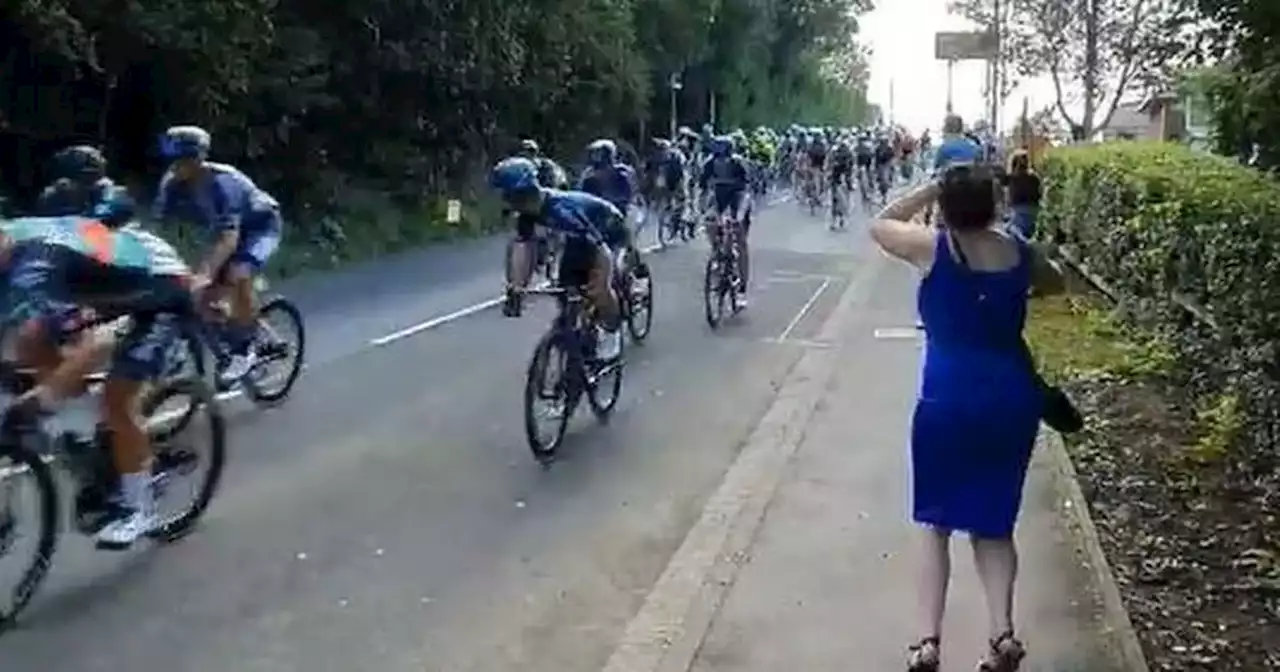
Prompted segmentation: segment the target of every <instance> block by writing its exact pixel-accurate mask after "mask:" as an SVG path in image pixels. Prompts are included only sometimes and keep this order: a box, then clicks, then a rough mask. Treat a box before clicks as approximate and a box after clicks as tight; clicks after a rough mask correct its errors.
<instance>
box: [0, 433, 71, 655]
mask: <svg viewBox="0 0 1280 672" xmlns="http://www.w3.org/2000/svg"><path fill="white" fill-rule="evenodd" d="M29 436H33V437H37V438H38V440H40V441H43V442H46V443H47V442H49V437H47V436H45V435H44V434H42V433H39V432H33V433H31V434H30V435H29ZM41 452H44V451H37V450H31V449H28V448H26V447H23V446H19V445H12V444H11V445H2V446H0V464H3V463H4V462H6V461H7V462H10V463H11V464H12V466H13V467H16V468H19V469H26V470H27V473H28V474H29V475H30V476H31V477H32V478H33V479H34V481H35V485H36V491H37V496H38V499H39V502H40V531H39V533H38V536H37V541H36V548H35V553H34V554H33V555H32V558H31V563H30V564H29V565H28V566H27V567H26V569H24V570H23V572H22V575H21V578H20V579H19V580H18V583H17V585H15V586H14V587H13V594H12V595H11V597H12V604H10V605H9V606H8V608H7V610H5V608H3V607H0V634H4V632H5V631H7V630H9V629H10V628H12V627H13V626H14V625H16V624H17V622H18V616H19V615H20V614H21V613H22V611H23V609H25V608H26V607H27V605H28V604H30V603H31V598H33V597H35V594H36V591H37V590H39V588H40V585H41V584H42V583H44V579H45V577H46V576H47V575H48V574H49V568H50V566H52V562H53V554H54V552H55V551H56V550H57V545H58V516H59V513H58V487H57V485H56V483H55V481H54V478H53V472H52V470H50V469H49V465H48V464H46V463H45V461H44V460H43V459H41V457H40V454H41ZM6 554H7V552H5V553H0V558H4V557H5V555H6Z"/></svg>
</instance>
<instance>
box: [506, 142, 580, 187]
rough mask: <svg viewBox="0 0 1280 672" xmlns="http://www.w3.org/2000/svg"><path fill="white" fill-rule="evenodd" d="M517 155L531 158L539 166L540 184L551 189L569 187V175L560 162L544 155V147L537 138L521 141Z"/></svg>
mask: <svg viewBox="0 0 1280 672" xmlns="http://www.w3.org/2000/svg"><path fill="white" fill-rule="evenodd" d="M516 156H523V157H524V158H526V159H529V160H530V161H532V162H533V163H534V165H536V166H537V167H538V184H540V185H542V186H544V187H547V188H549V189H568V188H569V177H568V175H566V174H565V172H564V169H563V168H561V167H560V164H558V163H556V162H555V161H553V160H551V159H549V158H547V157H545V156H543V155H542V148H541V147H539V146H538V142H537V141H536V140H531V139H529V138H525V139H524V140H521V141H520V151H518V152H516Z"/></svg>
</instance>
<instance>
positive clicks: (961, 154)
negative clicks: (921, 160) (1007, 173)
mask: <svg viewBox="0 0 1280 672" xmlns="http://www.w3.org/2000/svg"><path fill="white" fill-rule="evenodd" d="M983 155H984V152H983V149H982V146H981V145H979V144H977V143H975V142H974V141H973V140H970V139H969V138H967V137H965V135H964V120H963V119H961V118H960V116H959V115H955V114H950V115H947V118H946V119H945V120H944V121H943V123H942V142H941V143H939V144H938V151H937V153H936V154H934V156H933V171H934V175H935V176H939V175H941V174H942V173H943V172H944V171H946V169H947V168H950V167H951V166H954V165H957V164H962V163H978V162H980V161H982V158H983Z"/></svg>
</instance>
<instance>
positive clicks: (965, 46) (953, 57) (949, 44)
mask: <svg viewBox="0 0 1280 672" xmlns="http://www.w3.org/2000/svg"><path fill="white" fill-rule="evenodd" d="M933 54H934V58H936V59H938V60H939V61H979V60H988V59H991V58H995V56H996V36H995V34H994V33H992V32H990V31H970V32H960V33H955V32H949V33H937V34H936V35H934V40H933Z"/></svg>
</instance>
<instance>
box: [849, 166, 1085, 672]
mask: <svg viewBox="0 0 1280 672" xmlns="http://www.w3.org/2000/svg"><path fill="white" fill-rule="evenodd" d="M934 199H937V201H938V205H939V209H940V212H941V216H940V221H941V225H940V226H939V227H938V228H933V227H922V226H920V225H919V224H918V223H913V222H911V221H910V220H911V219H912V217H913V216H914V215H915V214H916V213H918V212H919V211H920V210H921V209H923V208H924V207H925V205H926V204H928V203H930V202H932V201H933V200H934ZM871 234H872V237H873V238H874V239H875V241H876V242H877V243H878V244H879V245H880V247H881V248H883V249H884V250H885V251H886V252H888V253H889V254H890V255H893V256H895V257H898V258H899V259H902V260H903V261H906V262H908V263H910V264H911V265H913V266H915V267H916V268H917V269H919V270H920V271H921V272H922V273H923V279H922V280H921V282H920V287H919V290H918V297H917V305H918V306H919V308H920V314H921V316H922V318H923V320H924V327H925V337H926V347H925V349H924V353H925V354H924V358H925V359H924V367H923V374H922V379H921V385H920V393H919V399H918V400H917V402H916V407H915V412H914V415H913V417H912V427H911V477H912V517H913V519H914V521H915V522H916V523H917V524H918V525H919V526H920V533H919V534H920V544H921V563H920V573H919V581H920V582H919V587H918V588H919V598H920V599H919V619H920V620H919V625H918V627H919V631H918V634H920V635H921V636H922V637H921V639H920V641H919V642H918V643H916V644H914V645H913V646H911V647H910V649H909V660H908V669H909V670H911V671H912V672H934V671H936V670H938V669H939V664H940V663H939V661H940V659H941V642H942V639H941V637H942V620H943V610H944V605H945V601H946V591H947V583H948V580H949V578H950V574H951V551H950V539H951V533H952V532H953V531H963V532H967V533H968V534H969V537H970V540H971V543H972V546H973V554H974V561H975V564H976V565H977V569H978V576H979V579H980V580H981V582H982V586H983V592H984V593H985V596H986V603H987V611H988V618H989V623H990V628H991V630H990V635H991V638H990V641H989V649H988V652H987V655H986V656H985V657H984V659H983V661H982V663H981V664H980V666H979V668H978V669H979V670H992V671H1012V670H1016V669H1017V667H1018V664H1019V661H1021V659H1022V658H1023V657H1024V655H1025V652H1024V650H1023V646H1022V643H1021V642H1019V641H1018V639H1017V638H1016V636H1015V634H1014V633H1015V629H1014V624H1013V587H1014V579H1015V576H1016V574H1017V566H1018V565H1017V551H1016V549H1015V547H1014V543H1013V528H1014V523H1015V521H1016V520H1017V516H1018V510H1019V508H1020V507H1021V500H1022V484H1023V480H1024V477H1025V476H1026V471H1027V466H1028V463H1029V461H1030V459H1031V449H1032V446H1033V444H1034V443H1035V438H1036V432H1037V430H1038V429H1039V425H1040V414H1041V410H1042V406H1043V403H1042V401H1041V392H1040V388H1039V387H1038V385H1037V382H1036V377H1035V373H1034V369H1033V366H1034V364H1033V363H1032V362H1031V360H1030V357H1029V355H1028V353H1027V352H1026V350H1025V349H1024V348H1023V347H1022V340H1021V332H1022V327H1023V323H1024V321H1025V318H1026V312H1027V305H1026V302H1027V294H1028V290H1029V288H1030V287H1031V286H1035V287H1036V288H1037V289H1038V290H1039V291H1041V292H1045V293H1048V292H1054V291H1061V289H1062V276H1061V274H1060V273H1059V272H1058V270H1057V269H1056V268H1055V267H1054V266H1053V264H1052V263H1050V262H1049V261H1048V260H1047V259H1046V258H1045V257H1044V256H1043V255H1041V254H1040V253H1038V252H1037V251H1036V250H1035V249H1034V248H1032V247H1031V246H1030V245H1029V244H1028V243H1027V242H1025V241H1023V240H1021V239H1017V238H1013V237H1010V236H1008V235H1007V234H1005V233H1003V232H1001V231H1000V230H999V229H998V228H996V198H995V184H994V179H993V177H992V173H991V169H990V168H989V167H986V166H973V165H962V166H955V167H953V168H951V169H949V170H947V171H946V173H944V175H943V178H942V180H941V182H940V183H932V184H926V185H924V186H922V187H920V188H917V189H916V190H914V191H912V192H911V193H909V194H907V195H906V196H904V197H902V198H901V199H899V200H897V201H896V202H894V203H892V204H890V205H889V206H888V207H886V208H885V209H884V211H883V212H881V213H880V216H879V218H878V219H877V221H876V222H875V223H874V224H873V225H872V227H871Z"/></svg>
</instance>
